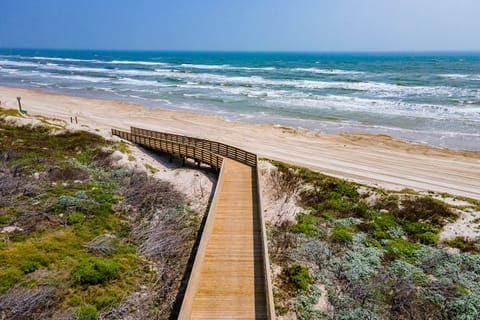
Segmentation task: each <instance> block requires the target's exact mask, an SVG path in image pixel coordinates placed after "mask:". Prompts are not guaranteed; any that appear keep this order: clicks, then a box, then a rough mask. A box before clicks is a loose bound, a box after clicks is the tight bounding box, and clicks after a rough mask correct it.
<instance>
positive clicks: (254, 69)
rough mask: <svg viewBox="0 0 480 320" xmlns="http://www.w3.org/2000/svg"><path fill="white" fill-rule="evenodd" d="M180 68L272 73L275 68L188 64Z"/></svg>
mask: <svg viewBox="0 0 480 320" xmlns="http://www.w3.org/2000/svg"><path fill="white" fill-rule="evenodd" d="M180 67H184V68H192V69H205V70H247V71H274V70H276V68H275V67H237V66H231V65H229V64H221V65H218V64H215V65H209V64H190V63H183V64H181V65H180Z"/></svg>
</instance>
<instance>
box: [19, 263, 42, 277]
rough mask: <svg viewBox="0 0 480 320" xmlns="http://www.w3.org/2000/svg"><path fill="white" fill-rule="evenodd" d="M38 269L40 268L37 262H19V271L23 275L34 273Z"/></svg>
mask: <svg viewBox="0 0 480 320" xmlns="http://www.w3.org/2000/svg"><path fill="white" fill-rule="evenodd" d="M38 268H40V263H38V262H37V261H33V260H24V261H22V262H20V270H22V272H23V273H25V274H27V273H32V272H34V271H36V270H37V269H38Z"/></svg>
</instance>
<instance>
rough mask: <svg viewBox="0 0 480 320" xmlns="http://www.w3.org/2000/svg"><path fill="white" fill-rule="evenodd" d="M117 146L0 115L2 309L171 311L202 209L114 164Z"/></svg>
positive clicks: (87, 314) (26, 314) (1, 314)
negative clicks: (18, 123)
mask: <svg viewBox="0 0 480 320" xmlns="http://www.w3.org/2000/svg"><path fill="white" fill-rule="evenodd" d="M0 111H2V110H0ZM3 111H4V112H3V114H4V115H6V116H11V114H9V112H11V111H5V110H3ZM117 149H125V146H124V145H122V144H112V143H111V142H107V141H105V140H104V139H103V138H102V137H100V136H97V135H95V134H91V133H88V132H85V131H66V130H58V128H57V130H52V127H49V126H46V125H41V126H36V127H35V128H33V127H31V126H13V125H10V124H8V123H7V122H6V121H4V120H1V119H0V318H2V319H4V318H5V319H47V318H53V319H55V318H58V319H60V318H62V319H65V318H76V319H96V318H97V317H98V318H102V319H118V318H125V317H127V316H130V317H133V318H159V319H167V318H169V317H170V316H171V315H172V312H173V313H174V312H175V310H174V307H175V305H176V304H175V302H176V299H177V294H178V292H179V289H180V287H181V280H182V277H183V274H184V272H185V269H186V266H187V262H188V259H189V258H190V254H191V251H192V247H193V244H194V241H195V239H196V234H197V232H198V228H199V226H200V221H201V217H200V216H199V214H197V213H196V212H193V211H192V210H191V209H189V208H188V207H187V206H186V201H185V199H184V196H183V195H182V194H180V193H178V192H177V191H175V189H174V188H173V187H172V186H171V185H170V184H169V183H168V182H163V181H160V180H157V179H153V178H150V177H148V176H147V175H146V174H145V173H141V172H135V171H132V170H128V169H125V168H122V167H118V166H116V165H115V161H114V159H113V158H112V156H111V154H112V152H113V151H114V150H117Z"/></svg>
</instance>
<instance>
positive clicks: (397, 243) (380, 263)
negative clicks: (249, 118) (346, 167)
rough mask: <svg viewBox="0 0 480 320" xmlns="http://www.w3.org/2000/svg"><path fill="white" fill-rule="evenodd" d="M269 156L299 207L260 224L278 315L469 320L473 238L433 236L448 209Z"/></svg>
mask: <svg viewBox="0 0 480 320" xmlns="http://www.w3.org/2000/svg"><path fill="white" fill-rule="evenodd" d="M271 163H272V164H273V165H274V166H275V167H276V169H275V171H272V173H271V177H270V179H271V181H273V183H272V185H273V186H275V190H276V191H275V192H278V193H280V194H287V195H289V196H294V197H295V200H296V202H297V204H298V205H299V206H300V207H302V208H303V210H304V211H303V212H302V213H299V214H297V215H296V216H295V221H291V220H288V219H286V220H283V221H282V220H278V222H275V223H272V224H271V225H270V226H269V246H270V248H269V252H270V255H271V260H272V264H273V271H274V299H275V304H276V312H277V316H278V317H279V318H280V319H282V318H283V317H285V318H288V319H291V318H292V317H293V318H298V319H465V320H466V319H471V320H474V319H478V317H479V315H480V255H479V252H480V244H479V242H478V238H477V239H465V238H464V237H462V236H458V237H457V238H455V239H453V240H445V241H440V240H439V233H440V231H441V230H442V228H443V227H444V226H445V225H446V224H448V223H452V222H454V221H455V220H456V219H457V218H458V215H457V210H456V208H455V206H452V205H449V204H447V203H445V202H443V201H441V200H438V199H435V198H433V197H431V196H429V195H420V194H417V193H415V192H412V191H411V190H410V191H409V190H404V192H388V191H385V190H381V189H375V188H367V187H365V186H360V185H357V184H355V183H350V182H347V181H345V180H341V179H336V178H332V177H329V176H325V175H322V174H320V173H317V172H313V171H310V170H308V169H304V168H298V167H294V166H290V165H287V164H284V163H280V162H275V161H272V162H271ZM279 198H280V199H282V201H283V199H285V198H288V197H283V198H282V197H279ZM464 200H465V199H464ZM469 201H470V203H469V207H470V208H473V209H476V210H478V201H475V200H469ZM473 209H472V210H473ZM477 223H478V221H477ZM479 227H480V226H479ZM477 229H478V227H477Z"/></svg>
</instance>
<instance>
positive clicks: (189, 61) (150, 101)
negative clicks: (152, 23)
mask: <svg viewBox="0 0 480 320" xmlns="http://www.w3.org/2000/svg"><path fill="white" fill-rule="evenodd" d="M0 85H7V86H16V87H25V88H35V89H40V90H44V91H48V92H56V93H64V94H70V95H77V96H85V97H95V98H108V99H117V100H122V101H129V102H134V103H139V104H142V105H145V106H147V107H151V108H154V107H161V108H168V109H175V110H188V111H195V112H203V113H209V114H215V115H220V116H223V117H224V118H225V119H227V120H231V121H245V122H252V123H271V124H278V125H282V126H291V127H296V128H306V129H311V130H315V131H319V132H324V133H339V132H348V133H359V132H361V133H375V134H388V135H391V136H394V137H397V138H400V139H404V140H408V141H411V142H415V143H424V144H429V145H434V146H440V147H449V148H454V149H468V150H480V53H253V52H252V53H243V52H231V53H230V52H228V53H227V52H150V51H148V52H147V51H146V52H139V51H136V52H131V51H72V50H33V49H28V50H26V49H0ZM0 98H1V97H0Z"/></svg>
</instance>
